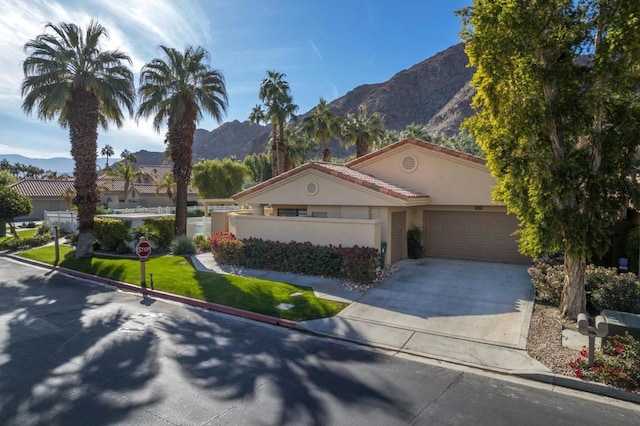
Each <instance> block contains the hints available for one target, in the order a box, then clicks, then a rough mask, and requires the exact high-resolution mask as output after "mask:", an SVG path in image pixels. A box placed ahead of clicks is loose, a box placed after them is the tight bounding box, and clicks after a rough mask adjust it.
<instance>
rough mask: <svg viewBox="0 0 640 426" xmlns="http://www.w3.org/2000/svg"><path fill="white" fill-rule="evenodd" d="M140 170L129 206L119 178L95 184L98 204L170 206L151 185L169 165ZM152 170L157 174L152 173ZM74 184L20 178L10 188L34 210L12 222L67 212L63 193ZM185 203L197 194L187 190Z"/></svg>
mask: <svg viewBox="0 0 640 426" xmlns="http://www.w3.org/2000/svg"><path fill="white" fill-rule="evenodd" d="M141 168H142V169H143V172H144V173H145V174H144V175H143V176H142V177H140V178H138V179H137V180H136V181H135V182H133V183H132V184H131V188H130V190H129V199H130V200H131V202H129V203H124V181H123V180H122V179H115V178H111V177H108V176H100V177H99V178H98V182H97V184H98V193H99V202H98V204H99V205H101V206H105V207H110V208H118V207H138V206H140V207H165V206H172V205H173V204H174V203H173V201H171V199H170V198H169V197H168V196H167V193H166V191H165V190H162V189H161V190H160V191H157V189H158V186H157V185H154V184H153V183H152V182H154V181H155V179H157V178H159V177H162V176H163V175H164V174H166V172H164V171H165V170H166V169H168V171H171V166H143V167H141ZM146 169H150V170H149V172H147V170H146ZM154 169H155V170H156V172H153V170H154ZM162 172H164V173H162ZM160 173H162V174H160ZM73 182H74V181H73V178H71V179H68V180H56V179H23V180H21V181H19V182H16V183H14V184H12V185H10V186H12V187H14V188H16V189H17V190H18V192H20V193H21V194H23V195H26V196H27V197H29V199H30V200H31V204H32V206H33V211H32V213H31V214H30V215H29V216H25V217H21V218H15V219H16V220H35V219H42V218H44V212H45V211H61V210H68V209H69V205H68V204H67V202H66V200H65V198H64V196H63V194H64V193H65V191H67V190H68V189H69V188H71V189H72V188H73ZM187 200H188V201H197V200H198V192H197V191H196V190H195V189H193V188H191V187H190V188H189V192H188V194H187Z"/></svg>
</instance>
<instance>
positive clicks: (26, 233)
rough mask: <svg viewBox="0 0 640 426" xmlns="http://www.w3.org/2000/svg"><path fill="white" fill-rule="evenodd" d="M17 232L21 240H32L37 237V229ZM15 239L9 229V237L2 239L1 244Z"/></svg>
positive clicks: (0, 238) (18, 230) (17, 230)
mask: <svg viewBox="0 0 640 426" xmlns="http://www.w3.org/2000/svg"><path fill="white" fill-rule="evenodd" d="M16 232H17V233H18V237H20V238H31V237H33V236H34V235H36V228H29V229H16ZM14 238H15V237H14V236H13V234H12V233H11V232H10V231H9V229H7V235H5V236H4V237H0V244H2V243H4V242H5V241H9V240H13V239H14Z"/></svg>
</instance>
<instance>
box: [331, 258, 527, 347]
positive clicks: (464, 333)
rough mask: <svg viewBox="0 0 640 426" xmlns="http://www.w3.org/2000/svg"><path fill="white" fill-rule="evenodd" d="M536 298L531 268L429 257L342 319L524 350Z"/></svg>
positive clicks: (410, 263)
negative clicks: (529, 273) (529, 272)
mask: <svg viewBox="0 0 640 426" xmlns="http://www.w3.org/2000/svg"><path fill="white" fill-rule="evenodd" d="M533 297H534V288H533V286H532V284H531V279H530V278H529V275H528V273H527V268H526V266H523V265H510V264H504V263H487V262H471V261H465V260H451V259H436V258H424V259H418V260H405V261H403V262H401V264H400V265H399V270H398V272H396V273H395V274H394V275H392V276H391V277H390V278H389V279H387V280H385V281H384V282H383V283H381V285H380V286H378V287H376V288H374V289H373V290H371V291H369V292H368V293H366V294H365V295H364V296H362V297H361V298H360V299H358V300H357V302H356V303H353V304H352V305H350V306H349V307H347V308H346V309H345V310H344V311H342V312H341V313H340V314H339V315H338V316H340V317H342V318H351V319H358V320H363V321H370V322H372V323H377V324H384V325H389V326H392V327H399V328H406V329H410V330H415V331H425V332H429V333H434V334H441V335H446V336H452V337H459V338H463V339H469V340H473V341H477V342H483V343H492V344H498V345H503V346H508V347H514V348H520V349H524V348H525V346H526V342H527V332H528V329H529V319H530V318H531V311H532V308H533Z"/></svg>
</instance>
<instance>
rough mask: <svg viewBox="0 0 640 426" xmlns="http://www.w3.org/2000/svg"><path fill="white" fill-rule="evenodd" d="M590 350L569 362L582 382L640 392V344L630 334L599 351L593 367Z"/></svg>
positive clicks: (608, 339) (618, 337)
mask: <svg viewBox="0 0 640 426" xmlns="http://www.w3.org/2000/svg"><path fill="white" fill-rule="evenodd" d="M587 356H588V353H587V350H586V349H582V351H581V352H580V357H578V358H576V359H575V360H573V361H571V362H570V363H569V366H571V367H572V368H574V374H575V376H576V377H578V378H580V379H586V380H592V381H596V382H601V383H606V384H608V385H612V386H615V387H618V388H621V389H625V390H628V391H639V390H640V341H638V340H636V339H634V338H633V337H631V336H629V335H628V334H626V335H625V336H614V337H609V338H607V340H606V342H605V344H604V346H603V348H602V351H601V352H596V359H595V362H594V363H593V366H591V367H589V366H588V365H587Z"/></svg>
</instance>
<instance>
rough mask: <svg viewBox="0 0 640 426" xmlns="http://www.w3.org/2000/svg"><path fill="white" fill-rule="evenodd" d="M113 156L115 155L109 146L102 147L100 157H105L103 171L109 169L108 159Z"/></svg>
mask: <svg viewBox="0 0 640 426" xmlns="http://www.w3.org/2000/svg"><path fill="white" fill-rule="evenodd" d="M113 154H115V152H114V151H113V147H112V146H111V145H109V144H107V145H105V146H103V147H102V149H101V150H100V155H102V156H103V157H107V164H106V165H105V166H104V168H105V169H108V168H109V157H113Z"/></svg>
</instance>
